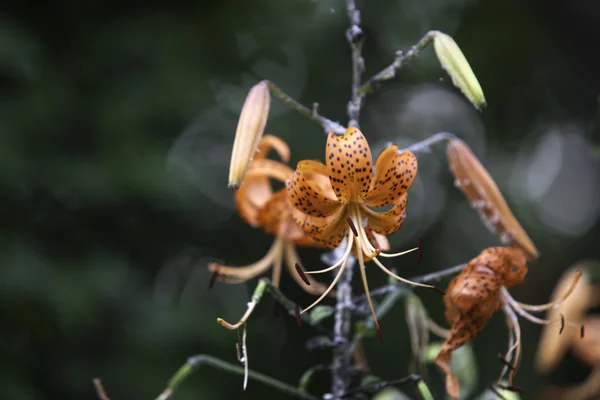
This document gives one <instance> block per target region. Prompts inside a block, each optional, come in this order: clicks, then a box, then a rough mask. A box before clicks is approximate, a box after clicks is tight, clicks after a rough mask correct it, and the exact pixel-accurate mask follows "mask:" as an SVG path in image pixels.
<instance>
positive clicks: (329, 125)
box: [267, 81, 346, 135]
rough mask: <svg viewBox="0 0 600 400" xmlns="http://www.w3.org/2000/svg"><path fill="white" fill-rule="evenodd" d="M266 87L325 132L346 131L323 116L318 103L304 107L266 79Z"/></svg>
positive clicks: (340, 133) (337, 132)
mask: <svg viewBox="0 0 600 400" xmlns="http://www.w3.org/2000/svg"><path fill="white" fill-rule="evenodd" d="M267 87H268V88H269V91H270V92H271V93H272V94H273V95H274V96H276V97H278V98H279V99H280V100H281V101H283V102H284V103H285V105H287V106H288V107H290V108H291V109H293V110H296V111H298V112H299V113H300V114H302V115H304V116H305V117H307V118H309V119H312V120H313V121H315V122H316V123H317V124H319V125H320V126H321V128H323V131H325V133H326V134H327V133H329V132H330V131H331V132H334V133H336V134H338V135H342V134H344V132H346V128H345V127H343V126H342V125H341V124H339V123H338V122H335V121H332V120H330V119H329V118H325V117H324V116H322V115H320V114H319V104H318V103H313V106H312V109H311V108H308V107H306V106H305V105H303V104H300V103H299V102H297V101H296V100H294V99H293V98H292V97H290V96H289V95H288V94H287V93H285V92H284V91H283V90H281V88H279V86H277V85H276V84H274V83H273V82H271V81H267Z"/></svg>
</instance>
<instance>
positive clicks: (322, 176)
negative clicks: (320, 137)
mask: <svg viewBox="0 0 600 400" xmlns="http://www.w3.org/2000/svg"><path fill="white" fill-rule="evenodd" d="M325 157H326V160H327V164H322V163H320V162H318V161H313V160H305V161H301V162H299V163H298V165H297V166H296V171H295V172H294V174H293V176H292V177H291V178H290V179H289V180H288V181H287V190H288V195H289V199H290V202H291V204H292V206H293V208H294V209H293V212H292V215H293V218H294V221H295V222H296V224H297V225H298V226H299V227H300V228H301V229H302V230H303V231H304V232H306V233H307V234H308V235H309V236H310V237H312V238H313V239H314V240H315V241H316V242H317V243H320V244H322V245H324V246H326V247H329V248H334V247H337V246H338V245H340V244H341V243H342V241H344V240H345V241H346V251H345V253H344V255H343V256H342V257H341V258H340V260H339V261H338V262H336V263H335V264H334V265H332V266H330V267H328V268H325V269H323V270H320V271H308V272H307V273H308V274H311V273H313V274H314V273H322V272H327V271H331V270H333V269H335V268H337V267H340V269H339V272H338V273H337V275H336V277H335V279H334V280H333V282H332V284H331V285H330V286H329V288H328V289H327V290H326V291H325V293H323V295H322V296H321V297H320V298H319V299H317V301H315V302H314V303H313V304H312V305H311V306H309V307H307V308H306V309H304V310H303V312H306V311H308V310H310V309H311V308H312V307H314V306H315V305H316V304H318V303H319V302H320V301H321V300H322V299H323V298H324V297H325V296H326V295H327V293H328V292H329V291H330V290H332V289H333V287H334V286H335V284H336V283H337V282H338V280H339V279H340V277H341V276H342V273H343V272H344V269H345V268H346V266H347V265H348V259H349V257H350V254H351V253H352V252H354V254H355V255H356V257H357V259H358V262H359V264H360V268H359V270H360V272H361V277H362V281H363V285H364V288H365V292H366V295H367V301H368V303H369V306H370V307H371V312H372V313H373V318H375V311H374V310H373V305H372V303H371V298H370V295H369V288H368V284H367V277H366V273H365V268H364V262H365V261H369V260H372V261H373V262H374V263H375V264H376V265H377V266H379V268H381V269H382V270H383V271H384V272H385V273H386V274H388V275H390V276H392V277H394V278H396V279H398V280H400V281H402V282H406V283H409V284H413V285H418V286H425V287H430V288H431V287H432V286H431V285H424V284H418V283H414V282H411V281H408V280H406V279H404V278H401V277H399V276H398V275H396V274H394V273H392V272H391V271H390V270H388V269H387V268H386V267H385V266H384V265H383V264H382V263H381V261H379V259H378V258H377V257H378V256H379V257H396V256H399V255H402V254H405V253H407V252H402V253H397V254H388V253H383V252H382V251H385V250H388V249H389V243H388V241H387V239H386V237H385V235H389V234H391V233H394V232H396V231H397V230H398V229H399V228H400V227H401V226H402V223H403V222H404V218H405V211H406V203H407V198H408V189H410V187H411V185H412V184H413V182H414V180H415V178H416V176H417V169H418V165H417V159H416V158H415V156H414V155H413V153H411V152H408V151H407V152H403V153H398V146H396V145H392V146H390V147H388V148H386V149H385V150H383V151H382V152H381V154H380V155H379V157H377V160H376V161H375V165H373V159H372V156H371V149H370V147H369V143H368V142H367V139H366V138H365V136H364V135H363V134H362V132H361V131H360V130H359V129H358V128H355V127H349V128H348V129H347V130H346V133H345V134H344V135H341V136H338V135H336V134H335V133H333V132H330V133H329V135H328V137H327V146H326V151H325ZM380 207H388V208H389V209H388V210H387V211H376V210H374V209H375V208H380ZM413 250H416V248H415V249H412V250H409V251H413ZM375 321H376V322H377V319H376V318H375ZM377 326H378V327H379V324H378V323H377ZM378 329H379V328H378Z"/></svg>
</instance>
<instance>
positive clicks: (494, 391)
mask: <svg viewBox="0 0 600 400" xmlns="http://www.w3.org/2000/svg"><path fill="white" fill-rule="evenodd" d="M488 389H489V390H490V391H491V392H493V393H494V394H495V395H496V396H498V397H499V398H501V399H502V400H506V397H504V396H502V395H501V394H500V392H499V391H497V390H496V388H495V387H494V386H493V385H490V386H488Z"/></svg>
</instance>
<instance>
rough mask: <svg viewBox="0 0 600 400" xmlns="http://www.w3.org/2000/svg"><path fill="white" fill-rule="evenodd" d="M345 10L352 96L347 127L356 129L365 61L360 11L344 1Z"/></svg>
mask: <svg viewBox="0 0 600 400" xmlns="http://www.w3.org/2000/svg"><path fill="white" fill-rule="evenodd" d="M346 10H347V11H348V20H349V21H350V28H348V30H347V31H346V39H347V40H348V43H349V44H350V51H351V52H352V86H351V88H352V90H351V93H352V96H351V99H350V102H348V118H349V119H350V121H349V122H348V125H350V126H356V127H358V126H359V125H358V119H359V116H360V109H361V107H362V97H363V96H360V95H359V90H360V87H361V86H360V84H361V80H360V78H361V75H362V73H363V71H364V69H365V61H364V59H363V57H362V45H363V31H362V28H361V27H360V11H359V10H358V9H357V8H356V5H355V4H354V0H346Z"/></svg>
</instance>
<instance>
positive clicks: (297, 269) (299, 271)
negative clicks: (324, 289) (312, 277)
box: [295, 263, 310, 286]
mask: <svg viewBox="0 0 600 400" xmlns="http://www.w3.org/2000/svg"><path fill="white" fill-rule="evenodd" d="M295 267H296V272H298V275H299V276H300V278H302V280H303V281H304V283H306V284H307V285H308V286H310V281H309V280H308V278H307V277H306V275H304V271H302V267H301V266H300V264H298V263H296V265H295Z"/></svg>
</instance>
